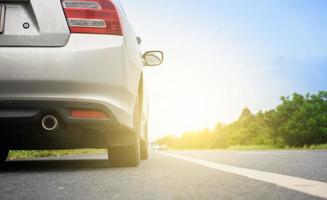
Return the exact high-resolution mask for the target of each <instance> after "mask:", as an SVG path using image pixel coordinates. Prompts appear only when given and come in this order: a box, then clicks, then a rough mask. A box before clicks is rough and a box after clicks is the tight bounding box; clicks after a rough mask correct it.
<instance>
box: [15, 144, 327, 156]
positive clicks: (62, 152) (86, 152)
mask: <svg viewBox="0 0 327 200" xmlns="http://www.w3.org/2000/svg"><path fill="white" fill-rule="evenodd" d="M227 150H239V151H250V150H327V144H321V145H311V146H304V147H302V148H301V147H287V146H286V147H278V146H271V145H235V146H231V147H229V148H227ZM104 153H106V150H104V149H77V150H52V151H49V150H47V151H10V154H9V159H25V158H42V157H58V156H66V155H89V154H104Z"/></svg>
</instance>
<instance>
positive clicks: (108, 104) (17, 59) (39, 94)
mask: <svg viewBox="0 0 327 200" xmlns="http://www.w3.org/2000/svg"><path fill="white" fill-rule="evenodd" d="M125 51H126V50H125V46H124V38H123V37H121V36H107V35H87V34H71V36H70V39H69V42H68V43H67V44H66V46H64V47H48V48H47V47H44V48H43V47H42V48H40V47H28V48H22V47H2V48H0V101H1V100H2V101H17V100H19V101H26V102H31V101H33V102H40V101H44V102H75V103H76V102H86V103H93V104H96V105H101V106H102V107H104V108H105V109H106V110H107V111H110V113H111V114H112V115H113V116H114V118H115V120H116V122H115V123H117V124H118V125H119V126H121V127H128V128H130V129H131V128H132V127H133V110H134V107H133V106H134V102H135V98H136V95H137V87H138V81H139V80H138V79H139V77H140V72H139V71H137V68H136V67H135V66H133V65H132V64H130V62H129V61H128V59H127V58H126V55H125Z"/></svg>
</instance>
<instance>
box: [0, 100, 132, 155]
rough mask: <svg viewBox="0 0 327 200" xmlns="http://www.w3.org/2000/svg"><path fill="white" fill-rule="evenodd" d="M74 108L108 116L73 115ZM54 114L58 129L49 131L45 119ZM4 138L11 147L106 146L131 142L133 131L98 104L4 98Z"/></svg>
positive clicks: (0, 113)
mask: <svg viewBox="0 0 327 200" xmlns="http://www.w3.org/2000/svg"><path fill="white" fill-rule="evenodd" d="M72 110H91V111H98V112H102V113H105V114H106V116H107V117H106V118H105V119H91V118H89V119H87V118H73V117H71V116H70V112H71V111H72ZM47 115H52V116H55V117H56V118H57V119H58V128H57V129H55V130H53V131H47V130H45V129H44V128H43V127H42V125H41V121H42V118H43V117H44V116H47ZM0 128H1V132H0V138H1V140H5V141H6V144H7V145H8V147H9V148H10V149H33V150H37V149H70V148H106V147H108V146H111V145H121V146H126V145H129V143H130V141H133V140H132V137H133V136H134V133H133V131H131V129H129V128H128V127H125V126H122V125H120V123H119V122H118V121H117V119H116V118H115V116H114V114H113V113H112V112H111V111H110V110H109V109H108V108H107V107H106V106H103V105H101V104H97V103H89V102H75V101H65V102H64V101H16V100H15V101H4V100H2V101H0Z"/></svg>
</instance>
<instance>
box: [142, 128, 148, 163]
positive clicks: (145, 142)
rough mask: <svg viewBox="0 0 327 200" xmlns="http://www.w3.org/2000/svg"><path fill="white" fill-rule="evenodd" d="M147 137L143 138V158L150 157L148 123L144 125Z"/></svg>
mask: <svg viewBox="0 0 327 200" xmlns="http://www.w3.org/2000/svg"><path fill="white" fill-rule="evenodd" d="M144 134H145V139H143V140H141V159H142V160H147V159H148V158H149V142H148V125H145V127H144Z"/></svg>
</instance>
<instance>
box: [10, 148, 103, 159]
mask: <svg viewBox="0 0 327 200" xmlns="http://www.w3.org/2000/svg"><path fill="white" fill-rule="evenodd" d="M102 153H106V150H104V149H77V150H51V151H49V150H46V151H10V153H9V159H24V158H43V157H58V156H66V155H88V154H102Z"/></svg>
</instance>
